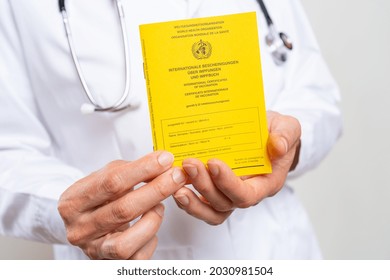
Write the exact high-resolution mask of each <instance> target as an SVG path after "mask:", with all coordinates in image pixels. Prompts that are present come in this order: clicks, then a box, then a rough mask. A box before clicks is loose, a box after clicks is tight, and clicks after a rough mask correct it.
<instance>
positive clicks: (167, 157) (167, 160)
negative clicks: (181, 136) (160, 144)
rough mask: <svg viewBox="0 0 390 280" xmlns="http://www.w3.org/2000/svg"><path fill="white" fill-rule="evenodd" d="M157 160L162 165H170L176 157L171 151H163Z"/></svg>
mask: <svg viewBox="0 0 390 280" xmlns="http://www.w3.org/2000/svg"><path fill="white" fill-rule="evenodd" d="M157 160H158V163H159V164H160V165H161V166H168V165H171V164H172V163H173V160H174V157H173V155H172V154H171V153H169V152H163V153H162V154H161V155H159V156H158V158H157Z"/></svg>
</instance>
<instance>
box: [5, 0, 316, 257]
mask: <svg viewBox="0 0 390 280" xmlns="http://www.w3.org/2000/svg"><path fill="white" fill-rule="evenodd" d="M66 3H67V10H68V15H69V20H70V25H71V28H72V35H73V39H74V43H75V49H76V53H77V57H78V59H79V61H80V65H81V68H82V71H83V74H84V76H85V79H86V81H87V83H88V86H89V87H90V89H91V91H92V93H93V94H94V97H95V98H96V99H97V101H98V102H99V104H102V105H104V106H110V105H112V104H113V103H115V101H116V100H118V98H120V96H121V94H122V92H123V88H124V85H125V74H124V73H125V72H124V69H125V60H124V55H123V44H122V37H121V29H120V24H119V19H118V15H117V12H116V8H115V3H114V1H109V0H104V1H103V0H101V1H96V0H74V1H71V0H69V1H67V2H66ZM10 5H11V8H12V12H13V14H14V20H15V24H16V28H17V31H18V33H19V34H18V35H19V38H20V44H21V48H22V51H23V56H24V62H25V70H23V71H26V73H21V72H20V73H19V72H18V71H19V70H17V69H12V65H10V66H9V67H10V69H9V71H14V73H15V75H27V76H28V78H29V79H28V81H29V83H30V85H29V87H30V89H31V93H32V98H33V99H34V102H35V103H36V108H37V114H38V115H39V116H40V119H41V121H42V123H43V124H44V126H45V127H46V129H47V130H48V132H49V134H50V136H51V138H52V149H53V152H54V154H55V155H56V156H57V157H58V158H59V159H61V160H62V161H64V162H65V163H67V164H69V165H71V166H74V167H76V168H78V169H80V170H82V171H83V173H85V174H89V173H90V172H93V171H95V170H97V169H99V168H101V167H102V166H104V165H105V164H107V163H108V162H109V161H112V160H116V159H125V160H134V159H136V158H139V157H141V156H143V155H144V154H146V153H149V152H151V151H152V150H153V145H152V137H151V131H150V126H149V111H148V106H147V96H146V86H145V80H144V74H143V61H142V52H141V43H140V39H139V25H140V24H144V23H151V22H160V21H169V20H177V19H184V18H189V17H201V16H212V15H221V14H228V13H236V12H246V11H257V12H258V19H259V23H261V24H260V38H261V40H263V38H264V34H265V32H266V27H263V26H262V25H264V20H263V17H262V15H261V14H260V11H259V8H258V6H257V3H256V1H250V0H248V1H245V0H243V1H233V0H226V1H220V0H213V1H211V0H207V1H201V0H196V1H195V0H194V1H191V0H189V1H185V0H165V1H162V0H142V1H132V0H128V1H125V0H123V5H124V11H125V15H126V27H127V32H128V34H127V35H128V43H129V51H130V87H131V91H130V96H129V98H128V100H127V101H126V102H130V104H133V106H132V107H131V108H130V109H129V110H126V111H123V112H120V113H95V114H91V115H82V114H81V112H80V106H81V105H82V104H83V103H85V102H88V100H87V98H86V96H85V94H84V91H83V88H82V86H81V83H80V81H79V78H78V75H77V72H76V70H75V66H74V64H73V61H72V58H71V54H70V50H69V46H68V43H67V40H66V35H65V31H64V26H63V23H62V17H61V14H60V11H59V9H58V3H57V1H49V0H13V1H10ZM271 6H272V5H271ZM274 16H275V17H276V18H278V15H274ZM261 48H262V54H261V55H262V66H263V74H264V81H265V92H266V101H267V106H268V107H269V108H271V107H272V104H273V103H274V101H275V100H277V96H278V93H279V92H280V91H281V90H282V87H283V83H284V82H283V73H284V72H283V71H284V70H283V68H277V67H276V66H275V65H274V64H273V62H272V59H271V57H270V56H269V54H268V53H267V50H266V49H265V48H263V47H262V46H261ZM289 192H290V191H289V190H288V189H286V190H284V191H282V192H281V193H280V195H279V197H280V198H279V200H280V202H278V199H277V198H276V202H275V203H273V204H272V205H271V204H269V205H268V204H267V203H264V204H263V206H261V207H254V208H253V209H250V210H249V209H248V210H246V211H245V210H242V211H241V210H240V211H236V212H235V214H234V215H233V216H232V217H231V219H230V220H229V221H227V222H226V223H224V224H223V225H221V226H219V227H211V226H209V225H207V224H205V223H204V222H201V221H198V220H196V219H195V218H193V217H190V216H188V215H187V214H185V213H184V212H182V211H181V210H180V209H178V208H177V206H176V205H175V204H174V202H173V200H172V199H170V200H169V201H167V202H166V214H165V216H166V218H165V219H164V223H163V225H162V228H161V230H160V232H159V240H160V242H159V248H158V250H157V252H156V255H155V257H156V258H185V259H191V258H221V259H224V258H270V257H273V256H279V257H280V256H284V255H286V256H287V253H285V248H284V247H283V246H282V245H280V246H278V244H277V243H278V242H279V243H280V244H284V243H283V242H284V241H285V240H284V239H285V238H286V236H287V232H286V231H283V230H281V225H280V223H279V222H280V220H281V219H282V220H283V219H285V218H286V217H284V213H286V212H288V211H291V210H293V211H301V210H300V208H299V207H298V208H296V205H297V203H296V202H295V200H294V197H293V196H291V195H290V193H289ZM273 212H275V213H273ZM270 213H273V215H276V217H275V216H272V215H270ZM291 222H292V221H291ZM287 229H288V226H286V229H285V230H287ZM308 234H309V236H310V233H308ZM256 239H257V240H258V242H257V244H256V245H254V244H252V243H251V242H250V240H256ZM294 246H296V244H295V245H294ZM294 246H293V245H292V247H294ZM260 249H261V250H260ZM60 250H62V251H63V254H64V256H65V255H66V254H68V256H69V257H71V256H73V257H80V256H81V255H79V256H76V255H77V254H78V253H77V252H76V251H74V252H73V253H69V252H70V251H72V250H70V249H69V248H67V247H63V248H62V249H60ZM66 250H68V253H64V252H65V251H66ZM72 254H74V255H72Z"/></svg>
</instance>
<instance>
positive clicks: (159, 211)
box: [154, 204, 164, 217]
mask: <svg viewBox="0 0 390 280" xmlns="http://www.w3.org/2000/svg"><path fill="white" fill-rule="evenodd" d="M154 211H156V213H157V214H158V215H159V216H160V217H164V206H163V205H162V204H159V205H157V206H155V207H154Z"/></svg>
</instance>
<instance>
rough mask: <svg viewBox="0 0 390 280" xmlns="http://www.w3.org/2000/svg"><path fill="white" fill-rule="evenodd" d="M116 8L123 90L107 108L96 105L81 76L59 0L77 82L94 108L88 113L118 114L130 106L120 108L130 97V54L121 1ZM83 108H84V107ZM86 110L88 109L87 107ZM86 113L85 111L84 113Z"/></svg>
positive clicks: (63, 6) (63, 10)
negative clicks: (121, 43)
mask: <svg viewBox="0 0 390 280" xmlns="http://www.w3.org/2000/svg"><path fill="white" fill-rule="evenodd" d="M115 1H116V6H117V10H118V15H119V19H120V26H121V33H122V34H121V35H122V41H123V49H124V56H125V88H124V91H123V93H122V95H121V97H120V98H119V99H118V100H117V101H116V102H115V103H114V104H113V105H112V106H108V107H103V106H101V105H99V104H98V102H97V101H96V99H95V98H94V95H93V94H92V92H91V91H90V89H89V87H88V84H87V82H86V79H85V77H84V75H83V72H82V69H81V66H80V62H79V60H78V58H77V55H76V48H75V46H74V43H73V37H72V31H71V28H70V25H69V18H68V14H67V11H66V7H65V1H64V0H59V8H60V11H61V14H62V19H63V23H64V27H65V32H66V37H67V41H68V45H69V49H70V52H71V56H72V60H73V62H74V65H75V68H76V71H77V74H78V77H79V80H80V82H81V85H82V87H83V89H84V92H85V95H86V96H87V98H88V100H89V101H90V103H91V105H93V107H94V108H92V107H89V108H90V111H97V112H118V111H122V110H124V109H126V108H128V107H129V106H130V104H128V105H125V106H122V105H123V103H124V102H125V101H126V99H127V98H128V97H129V95H130V76H131V75H130V54H129V45H128V44H129V43H128V37H127V29H126V22H125V13H124V11H123V5H122V2H121V0H115ZM84 107H85V106H84ZM87 108H88V107H87ZM92 109H93V110H92ZM86 112H87V111H86Z"/></svg>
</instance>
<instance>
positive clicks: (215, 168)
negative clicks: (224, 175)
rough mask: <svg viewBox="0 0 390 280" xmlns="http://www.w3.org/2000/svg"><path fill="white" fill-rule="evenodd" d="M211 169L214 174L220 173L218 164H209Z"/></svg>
mask: <svg viewBox="0 0 390 280" xmlns="http://www.w3.org/2000/svg"><path fill="white" fill-rule="evenodd" d="M208 168H209V171H210V173H211V175H212V176H218V174H219V167H218V166H216V165H208Z"/></svg>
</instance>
